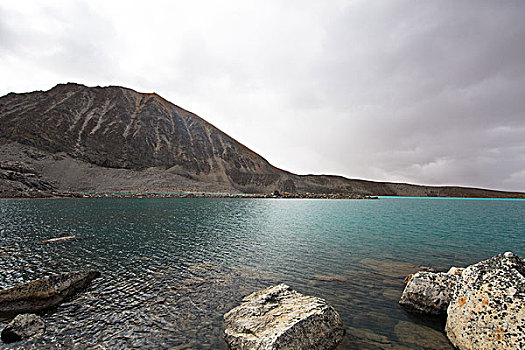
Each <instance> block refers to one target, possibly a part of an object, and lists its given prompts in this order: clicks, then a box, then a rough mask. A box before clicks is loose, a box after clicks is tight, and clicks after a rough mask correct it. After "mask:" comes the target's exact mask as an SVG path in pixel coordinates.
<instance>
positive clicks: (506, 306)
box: [445, 252, 525, 350]
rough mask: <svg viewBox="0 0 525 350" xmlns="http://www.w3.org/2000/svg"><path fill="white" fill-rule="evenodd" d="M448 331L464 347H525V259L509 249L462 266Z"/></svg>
mask: <svg viewBox="0 0 525 350" xmlns="http://www.w3.org/2000/svg"><path fill="white" fill-rule="evenodd" d="M460 283H461V286H460V288H459V289H458V292H457V295H456V296H455V298H454V299H453V301H452V302H451V303H450V305H449V307H448V310H447V313H448V318H447V324H446V329H445V330H446V333H447V336H448V338H449V339H450V341H451V342H452V344H454V345H455V346H456V347H457V348H459V349H461V350H463V349H525V263H524V261H523V260H522V259H520V258H519V257H518V256H516V255H514V254H512V253H510V252H507V253H505V254H504V255H499V256H496V257H494V258H491V259H488V260H485V261H482V262H479V263H477V264H475V265H471V266H469V267H467V268H465V270H463V273H462V276H461V282H460Z"/></svg>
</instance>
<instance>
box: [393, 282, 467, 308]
mask: <svg viewBox="0 0 525 350" xmlns="http://www.w3.org/2000/svg"><path fill="white" fill-rule="evenodd" d="M458 281H459V276H457V275H453V274H449V273H444V272H438V273H433V272H418V273H416V274H415V275H414V276H412V278H410V279H409V281H408V283H407V285H406V287H405V290H404V291H403V295H402V296H401V300H399V304H400V305H401V306H403V307H404V308H406V309H408V310H410V311H415V312H419V313H426V314H431V315H445V314H446V313H447V307H448V305H449V303H450V301H451V300H452V298H453V296H454V292H455V291H456V287H457V284H458Z"/></svg>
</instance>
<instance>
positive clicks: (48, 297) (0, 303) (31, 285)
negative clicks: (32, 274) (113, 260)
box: [0, 271, 100, 317]
mask: <svg viewBox="0 0 525 350" xmlns="http://www.w3.org/2000/svg"><path fill="white" fill-rule="evenodd" d="M98 276H100V272H98V271H76V272H66V273H61V274H57V275H52V276H46V277H44V278H42V279H39V280H35V281H31V282H28V283H24V284H20V285H18V286H15V287H12V288H8V289H3V290H0V317H9V316H13V315H17V314H21V313H33V312H39V311H42V310H46V309H49V308H51V307H54V306H56V305H58V304H60V303H61V302H63V301H64V300H65V299H67V298H68V297H70V296H72V295H73V294H75V293H76V292H78V291H79V290H81V289H84V288H86V287H87V286H88V285H89V283H90V282H91V281H92V280H93V279H95V278H97V277H98Z"/></svg>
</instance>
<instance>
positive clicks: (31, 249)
mask: <svg viewBox="0 0 525 350" xmlns="http://www.w3.org/2000/svg"><path fill="white" fill-rule="evenodd" d="M0 209H1V212H0V268H1V273H0V287H2V288H5V287H10V286H13V285H15V284H18V283H21V282H24V281H29V280H32V279H35V278H38V277H41V276H42V275H45V274H47V273H51V272H61V271H71V270H78V269H84V268H91V269H96V270H99V271H101V272H102V277H101V278H99V279H97V280H95V281H94V282H93V284H92V285H91V286H90V287H89V288H88V290H87V291H85V292H84V293H82V294H80V295H79V296H78V297H76V298H75V299H73V300H71V301H69V302H67V303H64V304H62V305H61V306H60V307H58V308H57V309H56V310H53V311H51V312H48V313H47V314H46V315H45V320H46V324H47V331H46V334H45V336H44V337H43V338H41V339H39V340H35V341H30V342H23V343H18V344H14V345H13V346H12V347H13V348H15V347H17V346H23V347H27V348H60V347H62V348H78V349H84V348H92V349H115V348H142V349H144V348H152V349H153V348H173V349H225V348H226V345H225V343H224V342H223V340H222V335H221V334H222V315H223V314H224V313H225V312H227V311H228V310H229V309H231V308H232V307H234V306H235V305H237V304H238V303H239V302H240V300H241V299H242V297H243V296H244V295H246V294H249V293H251V292H252V291H255V290H257V289H260V288H264V287H266V286H269V285H272V284H276V283H280V282H285V283H287V284H289V285H290V286H292V287H293V288H294V289H296V290H298V291H299V292H302V293H304V294H308V295H315V296H319V297H322V298H325V299H326V300H327V301H328V302H329V303H331V304H332V305H333V306H334V307H335V309H336V310H337V311H339V313H340V314H341V316H342V318H343V322H344V324H345V327H346V330H347V336H346V339H345V340H344V342H343V344H341V346H340V349H422V348H424V349H451V348H452V347H451V346H450V344H449V343H448V341H447V340H446V337H445V336H444V335H443V333H442V332H441V327H442V323H441V322H440V321H439V320H433V319H422V318H418V317H414V316H412V315H409V314H407V313H406V312H404V311H403V310H402V309H401V308H400V307H399V306H398V304H397V301H398V300H399V297H400V295H401V292H402V290H403V278H404V277H405V276H406V275H407V274H409V273H411V272H415V271H416V270H417V269H418V267H417V266H415V265H426V266H431V267H433V268H436V269H440V270H447V269H448V268H449V267H450V266H453V265H455V266H466V265H468V264H471V263H474V262H477V261H480V260H483V259H486V258H489V257H491V256H494V255H496V254H499V253H502V252H505V251H513V252H514V253H515V254H518V255H520V256H522V257H523V256H525V220H524V219H525V201H519V200H516V201H512V200H467V199H462V200H459V199H422V198H381V199H380V200H298V199H294V200H278V199H230V198H223V199H221V198H176V199H66V200H0ZM61 232H68V233H71V234H75V235H78V236H82V237H84V239H82V240H77V241H70V242H64V243H60V244H46V245H40V244H38V241H40V240H43V239H47V238H52V237H54V236H56V235H58V234H59V233H61ZM5 323H6V321H5V320H0V328H2V327H3V324H5Z"/></svg>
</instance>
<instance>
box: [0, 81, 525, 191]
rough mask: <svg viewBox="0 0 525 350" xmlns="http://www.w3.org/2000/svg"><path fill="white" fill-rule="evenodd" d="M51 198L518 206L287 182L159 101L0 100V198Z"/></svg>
mask: <svg viewBox="0 0 525 350" xmlns="http://www.w3.org/2000/svg"><path fill="white" fill-rule="evenodd" d="M32 188H33V189H40V190H56V191H73V192H75V191H98V192H102V191H105V192H108V191H132V192H141V191H149V192H228V193H232V192H234V193H238V192H242V193H269V192H272V191H274V190H279V191H281V192H294V193H306V192H311V193H355V194H361V195H403V196H458V197H525V194H524V193H510V192H501V191H490V190H483V189H471V188H462V187H431V186H416V185H409V184H395V183H382V182H372V181H364V180H352V179H346V178H343V177H336V176H325V175H306V176H301V175H295V174H292V173H289V172H287V171H284V170H281V169H278V168H276V167H274V166H272V165H271V164H270V163H268V161H266V160H265V159H264V158H262V157H261V156H259V155H258V154H256V153H255V152H253V151H251V150H250V149H249V148H247V147H246V146H244V145H242V144H241V143H239V142H237V141H236V140H234V139H233V138H232V137H230V136H228V135H227V134H225V133H224V132H222V131H221V130H219V129H217V128H216V127H215V126H213V125H211V124H210V123H208V122H206V121H205V120H204V119H202V118H200V117H199V116H197V115H195V114H193V113H191V112H188V111H187V110H184V109H182V108H180V107H178V106H176V105H174V104H172V103H171V102H168V101H166V100H165V99H164V98H162V97H160V96H158V95H157V94H154V93H153V94H151V93H139V92H136V91H134V90H131V89H128V88H123V87H116V86H110V87H86V86H84V85H79V84H73V83H69V84H60V85H57V86H56V87H54V88H52V89H51V90H49V91H45V92H43V91H36V92H31V93H25V94H15V93H10V94H8V95H6V96H3V97H0V196H4V197H5V196H17V194H19V193H21V192H24V191H28V190H30V189H32Z"/></svg>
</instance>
